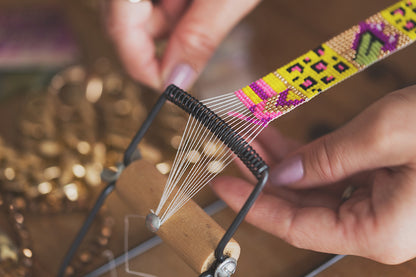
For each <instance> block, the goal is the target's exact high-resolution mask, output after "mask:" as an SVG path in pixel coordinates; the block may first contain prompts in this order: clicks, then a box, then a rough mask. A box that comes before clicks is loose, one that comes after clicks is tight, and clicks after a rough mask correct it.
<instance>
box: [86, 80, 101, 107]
mask: <svg viewBox="0 0 416 277" xmlns="http://www.w3.org/2000/svg"><path fill="white" fill-rule="evenodd" d="M102 93H103V81H102V80H101V79H100V78H98V77H92V78H91V79H90V80H89V81H88V84H87V88H86V90H85V98H86V99H87V100H88V101H89V102H91V103H95V102H97V101H98V100H99V99H100V98H101V95H102Z"/></svg>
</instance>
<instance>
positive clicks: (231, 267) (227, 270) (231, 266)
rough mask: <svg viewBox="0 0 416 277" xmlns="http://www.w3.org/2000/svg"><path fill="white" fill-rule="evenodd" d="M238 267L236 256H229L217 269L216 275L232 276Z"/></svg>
mask: <svg viewBox="0 0 416 277" xmlns="http://www.w3.org/2000/svg"><path fill="white" fill-rule="evenodd" d="M236 268H237V260H236V259H234V258H227V259H225V261H223V262H222V263H221V264H220V265H219V266H218V267H217V269H216V270H215V275H214V276H215V277H230V276H231V275H233V274H234V273H235V270H236Z"/></svg>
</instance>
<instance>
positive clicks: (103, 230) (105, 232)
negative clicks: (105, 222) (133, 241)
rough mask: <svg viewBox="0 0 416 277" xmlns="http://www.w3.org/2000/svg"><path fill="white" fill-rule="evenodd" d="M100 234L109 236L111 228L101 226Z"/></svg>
mask: <svg viewBox="0 0 416 277" xmlns="http://www.w3.org/2000/svg"><path fill="white" fill-rule="evenodd" d="M101 234H102V235H103V236H104V237H106V238H109V237H110V236H111V228H109V227H103V228H102V229H101Z"/></svg>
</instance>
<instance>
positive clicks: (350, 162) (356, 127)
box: [270, 88, 416, 187]
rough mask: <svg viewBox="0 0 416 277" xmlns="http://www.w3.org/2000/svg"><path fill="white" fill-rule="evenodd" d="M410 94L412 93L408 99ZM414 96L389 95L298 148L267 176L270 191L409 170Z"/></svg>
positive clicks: (413, 133)
mask: <svg viewBox="0 0 416 277" xmlns="http://www.w3.org/2000/svg"><path fill="white" fill-rule="evenodd" d="M406 90H408V91H406ZM410 90H412V93H410ZM415 95H416V94H415V93H414V88H413V89H409V88H408V89H404V90H402V91H398V92H395V93H392V94H390V95H388V96H386V97H384V98H383V99H381V100H380V101H378V102H377V103H375V104H374V105H372V106H370V107H369V108H368V109H367V110H365V111H364V112H363V113H361V114H360V115H359V116H357V117H356V118H355V119H353V120H352V121H351V122H349V123H348V124H346V125H345V126H344V127H342V128H340V129H338V130H336V131H334V132H332V133H330V134H328V135H326V136H323V137H322V138H320V139H318V140H316V141H313V142H312V143H310V144H308V145H306V146H303V147H302V148H300V149H299V150H297V151H296V152H295V153H292V154H291V155H290V156H288V157H287V158H286V159H285V160H283V161H282V162H281V163H280V164H279V165H277V166H276V167H275V168H273V169H272V170H271V174H270V182H271V183H272V184H273V185H275V186H281V185H289V184H290V185H291V186H292V187H311V186H317V185H326V184H329V183H333V182H336V181H339V180H342V179H345V178H347V177H349V176H352V175H354V174H356V173H359V172H363V171H367V170H372V169H377V168H385V167H396V166H401V165H407V164H410V163H411V161H412V160H414V158H415V157H414V154H413V151H409V149H414V147H415V146H416V145H415V144H416V143H415V141H416V140H415V139H414V136H415V134H416V128H415V127H409V124H408V121H409V117H411V115H412V114H414V115H416V114H415V112H414V108H413V106H414V104H415V102H416V101H415V100H416V97H415Z"/></svg>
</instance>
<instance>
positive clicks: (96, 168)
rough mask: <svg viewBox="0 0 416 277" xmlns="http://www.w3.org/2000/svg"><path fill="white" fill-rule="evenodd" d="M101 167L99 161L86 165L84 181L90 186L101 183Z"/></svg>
mask: <svg viewBox="0 0 416 277" xmlns="http://www.w3.org/2000/svg"><path fill="white" fill-rule="evenodd" d="M102 170H103V167H102V165H101V164H99V163H94V164H88V165H87V166H86V174H85V181H86V182H87V183H88V184H89V185H91V186H98V185H99V184H100V183H101V171H102Z"/></svg>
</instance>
